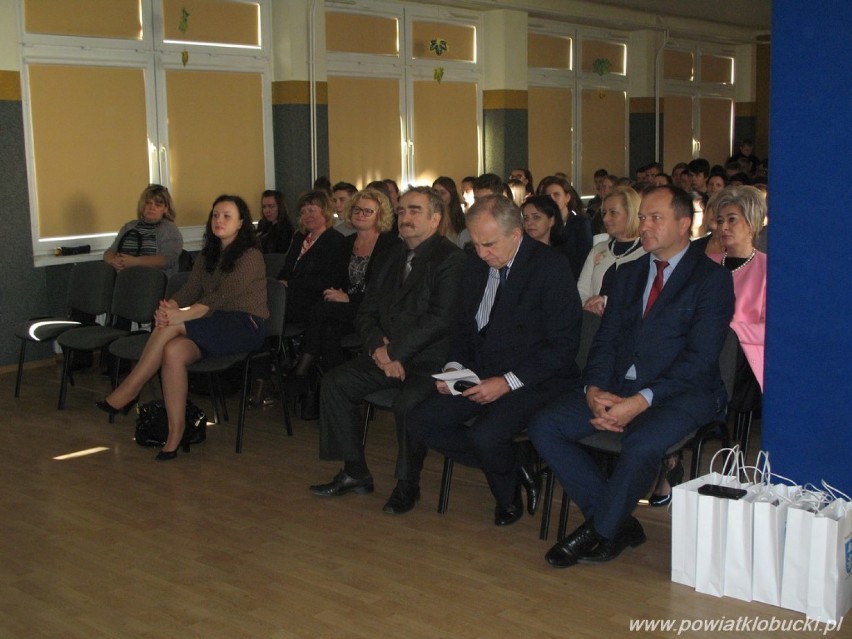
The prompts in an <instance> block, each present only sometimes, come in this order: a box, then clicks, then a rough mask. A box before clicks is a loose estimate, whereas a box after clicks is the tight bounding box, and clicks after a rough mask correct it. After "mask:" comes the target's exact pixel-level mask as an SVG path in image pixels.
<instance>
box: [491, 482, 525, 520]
mask: <svg viewBox="0 0 852 639" xmlns="http://www.w3.org/2000/svg"><path fill="white" fill-rule="evenodd" d="M523 515H524V504H523V502H522V501H521V491H520V489H518V490H516V491H515V502H514V503H513V504H512V505H511V506H505V507H504V506H497V507H496V508H495V509H494V525H495V526H508V525H509V524H514V523H515V522H516V521H518V520H519V519H520V518H521V517H523Z"/></svg>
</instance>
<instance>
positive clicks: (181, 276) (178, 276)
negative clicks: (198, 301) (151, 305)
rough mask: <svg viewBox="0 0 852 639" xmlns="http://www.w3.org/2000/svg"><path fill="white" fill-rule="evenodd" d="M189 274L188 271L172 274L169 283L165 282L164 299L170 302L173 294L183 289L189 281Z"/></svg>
mask: <svg viewBox="0 0 852 639" xmlns="http://www.w3.org/2000/svg"><path fill="white" fill-rule="evenodd" d="M189 276H190V272H189V271H178V272H177V273H173V274H172V276H171V277H170V278H169V281H168V282H166V295H165V297H166V299H167V300H170V299H171V298H173V297H174V295H175V293H177V292H178V291H179V290H180V289H182V288H183V285H184V284H186V282H187V280H188V279H189Z"/></svg>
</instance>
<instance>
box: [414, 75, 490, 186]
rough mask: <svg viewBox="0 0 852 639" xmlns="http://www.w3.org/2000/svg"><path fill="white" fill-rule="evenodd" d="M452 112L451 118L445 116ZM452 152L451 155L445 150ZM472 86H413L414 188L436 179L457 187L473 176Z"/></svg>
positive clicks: (424, 83) (476, 157) (420, 83)
mask: <svg viewBox="0 0 852 639" xmlns="http://www.w3.org/2000/svg"><path fill="white" fill-rule="evenodd" d="M450 110H452V114H453V117H451V118H448V117H447V112H448V111H450ZM448 149H452V152H451V153H448V152H447V150H448ZM478 162H479V152H478V148H477V131H476V84H472V83H470V84H468V83H461V82H442V83H440V84H439V83H437V82H434V81H432V80H429V81H418V82H415V83H414V166H415V168H416V176H415V180H416V182H417V184H432V182H434V181H435V178H437V177H438V176H439V175H449V176H450V177H452V178H453V179H454V180H455V181H456V183H458V182H459V181H460V180H461V178H462V177H464V176H465V175H473V174H475V173H476V172H477V170H476V168H477V166H478Z"/></svg>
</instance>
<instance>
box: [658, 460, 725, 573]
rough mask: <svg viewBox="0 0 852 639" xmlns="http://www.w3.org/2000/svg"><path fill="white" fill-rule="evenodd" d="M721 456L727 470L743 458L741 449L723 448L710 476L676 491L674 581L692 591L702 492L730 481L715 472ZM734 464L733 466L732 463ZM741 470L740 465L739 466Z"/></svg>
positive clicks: (693, 480)
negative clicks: (706, 486)
mask: <svg viewBox="0 0 852 639" xmlns="http://www.w3.org/2000/svg"><path fill="white" fill-rule="evenodd" d="M720 453H722V454H724V455H725V458H724V459H725V464H724V465H723V470H726V471H727V470H731V469H732V468H731V469H729V465H730V466H731V467H733V466H734V460H735V459H738V458H739V450H738V449H730V448H723V449H721V450H719V451H718V452H717V453H716V455H714V456H713V460H711V462H710V471H711V472H710V473H708V474H707V475H702V476H701V477H696V478H695V479H691V480H689V481H687V482H684V483H682V484H678V485H677V486H674V487H673V488H672V503H671V515H672V571H671V579H672V581H673V582H675V583H679V584H683V585H684V586H689V587H691V588H694V587H695V575H696V567H697V563H698V551H699V547H698V497H699V495H698V489H699V488H700V487H701V486H703V485H704V484H714V485H723V484H726V483H727V482H729V481H730V478H729V476H728V475H726V474H722V473H718V472H713V463H714V462H715V460H716V456H717V455H719V454H720ZM729 462H730V464H729ZM736 468H737V470H738V468H739V462H737V463H736Z"/></svg>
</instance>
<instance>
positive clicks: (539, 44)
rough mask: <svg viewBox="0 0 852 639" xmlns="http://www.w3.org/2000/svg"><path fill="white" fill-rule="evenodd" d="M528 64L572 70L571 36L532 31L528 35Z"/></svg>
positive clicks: (530, 65)
mask: <svg viewBox="0 0 852 639" xmlns="http://www.w3.org/2000/svg"><path fill="white" fill-rule="evenodd" d="M527 66H529V67H539V68H545V69H567V70H569V71H570V70H571V38H560V37H557V36H549V35H541V34H538V33H530V34H529V35H528V36H527Z"/></svg>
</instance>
